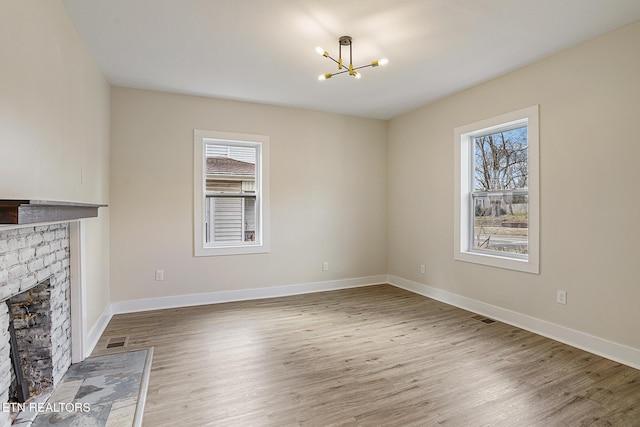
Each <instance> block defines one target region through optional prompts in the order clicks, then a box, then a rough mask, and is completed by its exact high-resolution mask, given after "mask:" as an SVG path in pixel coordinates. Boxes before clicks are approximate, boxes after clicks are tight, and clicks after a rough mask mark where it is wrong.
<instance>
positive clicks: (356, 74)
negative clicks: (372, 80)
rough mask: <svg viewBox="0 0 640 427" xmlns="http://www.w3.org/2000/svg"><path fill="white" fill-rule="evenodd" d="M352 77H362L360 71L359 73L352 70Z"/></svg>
mask: <svg viewBox="0 0 640 427" xmlns="http://www.w3.org/2000/svg"><path fill="white" fill-rule="evenodd" d="M353 77H355V78H356V79H359V78H360V77H362V74H360V73H359V72H357V71H354V72H353Z"/></svg>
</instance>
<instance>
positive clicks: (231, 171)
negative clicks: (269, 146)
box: [207, 157, 256, 175]
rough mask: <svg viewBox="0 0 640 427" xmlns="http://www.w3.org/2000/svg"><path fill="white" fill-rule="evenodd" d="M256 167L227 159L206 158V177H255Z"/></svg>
mask: <svg viewBox="0 0 640 427" xmlns="http://www.w3.org/2000/svg"><path fill="white" fill-rule="evenodd" d="M255 173H256V165H254V164H253V163H247V162H241V161H240V160H234V159H229V158H227V157H207V174H208V175H255Z"/></svg>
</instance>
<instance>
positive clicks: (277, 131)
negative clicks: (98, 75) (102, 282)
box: [110, 88, 387, 301]
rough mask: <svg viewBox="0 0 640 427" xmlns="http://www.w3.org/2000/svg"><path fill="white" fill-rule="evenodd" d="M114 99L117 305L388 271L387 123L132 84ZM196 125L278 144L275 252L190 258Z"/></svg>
mask: <svg viewBox="0 0 640 427" xmlns="http://www.w3.org/2000/svg"><path fill="white" fill-rule="evenodd" d="M111 99H112V113H111V114H112V127H111V137H112V142H111V143H112V146H111V209H110V213H111V224H112V227H111V243H112V245H111V265H112V268H111V283H112V285H111V295H112V300H113V301H126V300H135V299H143V298H152V297H165V296H172V295H185V294H186V295H188V294H196V293H208V292H217V291H228V290H244V289H252V288H264V287H269V286H280V285H290V284H303V283H309V282H318V281H329V280H338V279H345V278H357V277H364V276H371V275H378V274H385V273H386V270H387V268H386V245H387V241H386V224H387V218H386V204H387V198H386V182H387V174H386V156H387V146H386V122H384V121H379V120H371V119H360V118H353V117H346V116H340V115H334V114H326V113H318V112H311V111H303V110H297V109H289V108H279V107H269V106H264V105H257V104H249V103H240V102H233V101H224V100H215V99H207V98H199V97H192V96H184V95H172V94H166V93H159V92H151V91H143V90H134V89H124V88H113V90H112V96H111ZM194 129H204V130H215V131H229V132H238V133H250V134H259V135H267V136H269V137H270V157H271V162H270V169H271V174H270V192H271V200H270V203H271V252H270V253H269V254H255V255H239V256H217V257H198V258H195V257H194V256H193V231H192V227H193V130H194ZM323 261H329V265H330V270H329V271H327V272H323V271H322V268H321V267H322V262H323ZM156 269H164V270H165V280H164V281H162V282H156V281H155V280H154V272H155V270H156Z"/></svg>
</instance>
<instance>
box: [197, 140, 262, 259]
mask: <svg viewBox="0 0 640 427" xmlns="http://www.w3.org/2000/svg"><path fill="white" fill-rule="evenodd" d="M267 169H268V137H265V136H261V135H247V134H236V133H222V132H213V131H203V130H196V131H195V132H194V188H195V191H194V246H195V254H196V256H206V255H232V254H246V253H262V252H268V251H269V247H268V229H267V224H268V222H267V217H268V209H267V208H268V179H267V176H268V175H267V173H266V171H267Z"/></svg>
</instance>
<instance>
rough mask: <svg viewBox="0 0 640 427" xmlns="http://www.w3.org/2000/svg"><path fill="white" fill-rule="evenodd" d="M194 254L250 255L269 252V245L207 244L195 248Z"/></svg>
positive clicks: (199, 255)
mask: <svg viewBox="0 0 640 427" xmlns="http://www.w3.org/2000/svg"><path fill="white" fill-rule="evenodd" d="M194 252H195V256H197V257H201V256H224V255H250V254H266V253H269V247H268V246H266V245H264V244H262V245H242V246H209V247H204V248H198V247H196V248H195V251H194Z"/></svg>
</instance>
